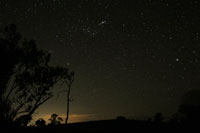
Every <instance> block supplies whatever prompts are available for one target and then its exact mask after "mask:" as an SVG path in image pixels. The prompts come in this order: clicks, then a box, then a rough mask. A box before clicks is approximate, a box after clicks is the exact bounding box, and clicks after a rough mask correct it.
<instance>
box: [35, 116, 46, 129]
mask: <svg viewBox="0 0 200 133" xmlns="http://www.w3.org/2000/svg"><path fill="white" fill-rule="evenodd" d="M35 125H36V126H37V127H44V126H45V125H46V121H45V120H44V119H42V118H39V119H38V120H37V121H36V122H35Z"/></svg>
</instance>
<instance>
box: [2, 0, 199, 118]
mask: <svg viewBox="0 0 200 133" xmlns="http://www.w3.org/2000/svg"><path fill="white" fill-rule="evenodd" d="M199 21H200V3H199V1H198V0H173V1H170V0H135V1H131V0H130V1H126V0H125V1H124V0H123V1H119V0H116V1H112V0H109V1H106V0H105V1H104V0H82V1H74V0H28V1H27V0H18V1H13V0H1V2H0V26H5V25H6V24H10V23H14V24H16V25H17V27H18V30H19V31H20V33H21V34H22V36H24V37H25V38H27V39H34V40H36V43H37V45H38V46H39V47H40V48H43V49H48V50H50V51H51V52H52V54H53V57H52V64H59V65H68V66H70V68H71V69H73V70H74V71H75V73H76V77H75V82H74V84H73V88H72V97H73V98H74V102H72V104H71V112H70V113H71V114H92V115H94V118H91V119H108V118H115V117H116V116H118V115H124V116H126V117H130V118H145V117H148V116H152V115H153V114H154V113H156V112H163V114H164V115H166V116H167V117H168V116H170V115H171V114H173V113H175V112H176V110H177V107H178V105H179V104H180V100H181V97H182V96H183V95H184V94H185V93H186V92H187V91H189V90H192V89H199V86H200V85H199V80H200V69H199V68H200V62H199V61H200V26H199ZM57 87H58V88H62V87H60V86H57ZM58 88H57V89H58ZM58 92H59V91H57V90H55V93H58ZM56 95H58V94H56ZM55 99H56V100H55ZM50 101H51V102H47V103H46V104H45V105H44V106H43V107H41V109H40V110H39V112H38V114H42V113H43V114H44V113H58V114H59V113H60V114H64V113H65V108H63V106H64V105H65V103H66V101H65V95H62V94H59V96H57V98H56V96H55V98H53V99H52V100H50Z"/></svg>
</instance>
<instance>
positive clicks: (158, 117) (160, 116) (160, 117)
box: [154, 112, 163, 123]
mask: <svg viewBox="0 0 200 133" xmlns="http://www.w3.org/2000/svg"><path fill="white" fill-rule="evenodd" d="M162 120H163V114H162V113H160V112H159V113H156V114H155V115H154V122H155V123H161V122H162Z"/></svg>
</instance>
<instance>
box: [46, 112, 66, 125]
mask: <svg viewBox="0 0 200 133" xmlns="http://www.w3.org/2000/svg"><path fill="white" fill-rule="evenodd" d="M49 121H50V123H49V124H50V125H59V124H62V122H63V119H62V118H61V117H59V116H58V115H57V114H52V115H51V117H50V119H49Z"/></svg>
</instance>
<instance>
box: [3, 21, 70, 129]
mask: <svg viewBox="0 0 200 133" xmlns="http://www.w3.org/2000/svg"><path fill="white" fill-rule="evenodd" d="M19 40H20V35H19V34H18V33H17V32H16V26H15V25H11V26H10V27H6V28H5V29H4V30H2V32H1V38H0V47H1V58H2V60H3V59H4V58H5V57H6V58H7V57H8V58H7V59H6V61H5V62H4V63H3V67H2V68H1V70H0V71H1V72H0V74H1V77H0V87H1V88H0V89H1V90H0V92H1V95H0V96H1V97H0V107H1V108H2V109H3V110H2V111H1V114H0V118H1V119H2V120H5V121H11V122H13V121H15V123H17V124H19V125H21V126H26V125H27V124H28V123H29V122H30V120H31V119H32V114H33V113H34V112H35V110H37V109H38V108H39V107H40V106H41V105H42V104H43V103H45V102H46V101H47V100H49V99H50V98H51V97H52V96H53V93H52V91H51V90H52V88H53V86H54V85H55V84H56V83H58V82H59V81H60V82H61V81H63V80H64V81H68V80H69V81H71V77H70V76H72V75H71V73H72V72H69V69H68V68H65V67H60V66H50V65H49V62H50V59H51V54H50V53H49V52H48V51H45V50H41V49H38V48H37V46H36V44H35V42H34V41H33V40H31V41H23V42H22V44H19ZM3 61H4V60H3ZM72 77H74V76H72ZM8 82H9V87H8V86H7V85H8Z"/></svg>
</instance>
